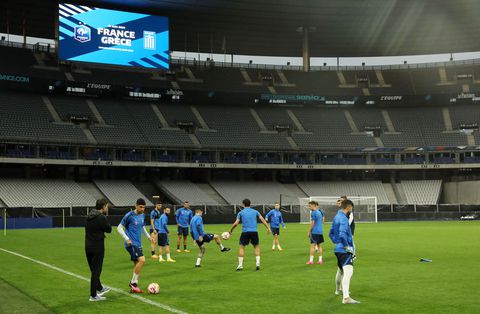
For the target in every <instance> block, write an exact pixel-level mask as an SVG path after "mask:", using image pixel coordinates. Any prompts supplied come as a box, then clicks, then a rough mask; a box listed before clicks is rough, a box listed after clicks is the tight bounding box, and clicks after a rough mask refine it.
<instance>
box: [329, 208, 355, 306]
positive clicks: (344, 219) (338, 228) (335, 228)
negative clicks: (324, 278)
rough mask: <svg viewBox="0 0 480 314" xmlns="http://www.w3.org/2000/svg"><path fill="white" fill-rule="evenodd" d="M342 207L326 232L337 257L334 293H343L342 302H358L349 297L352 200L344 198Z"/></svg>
mask: <svg viewBox="0 0 480 314" xmlns="http://www.w3.org/2000/svg"><path fill="white" fill-rule="evenodd" d="M341 206H342V208H341V209H340V210H339V211H338V213H337V215H336V216H335V218H333V223H332V228H331V229H330V233H329V234H328V235H329V237H330V239H331V240H332V242H333V244H334V250H333V251H334V252H335V256H336V257H337V266H338V268H337V274H336V276H335V284H336V290H335V294H336V295H343V300H342V303H343V304H356V303H360V302H358V301H356V300H354V299H352V298H351V297H350V280H351V278H352V275H353V257H354V256H355V246H354V244H353V236H352V230H351V229H350V224H349V221H348V215H349V214H351V213H352V210H353V202H352V201H351V200H349V199H345V200H344V201H343V202H342V204H341Z"/></svg>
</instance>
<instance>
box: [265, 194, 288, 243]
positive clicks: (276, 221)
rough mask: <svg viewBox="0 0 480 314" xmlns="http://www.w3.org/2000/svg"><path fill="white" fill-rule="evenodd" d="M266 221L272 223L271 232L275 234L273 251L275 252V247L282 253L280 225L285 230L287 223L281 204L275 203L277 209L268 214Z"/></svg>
mask: <svg viewBox="0 0 480 314" xmlns="http://www.w3.org/2000/svg"><path fill="white" fill-rule="evenodd" d="M265 220H266V221H267V222H270V230H272V234H273V245H272V251H275V246H276V247H277V248H278V250H279V251H282V248H281V246H280V242H279V240H278V237H279V236H280V225H282V227H283V228H285V223H284V222H283V217H282V212H281V211H280V203H279V202H276V203H275V208H274V209H273V210H271V211H269V212H268V213H267V215H266V216H265Z"/></svg>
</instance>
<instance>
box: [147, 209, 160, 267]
mask: <svg viewBox="0 0 480 314" xmlns="http://www.w3.org/2000/svg"><path fill="white" fill-rule="evenodd" d="M161 209H162V202H160V201H159V200H158V201H157V202H156V203H155V208H154V209H153V210H152V212H151V213H150V238H151V239H152V242H151V243H150V251H151V252H152V259H158V255H157V254H155V245H156V244H157V238H158V229H157V228H156V226H157V225H158V223H159V222H160V216H161V215H162V213H161V212H160V210H161Z"/></svg>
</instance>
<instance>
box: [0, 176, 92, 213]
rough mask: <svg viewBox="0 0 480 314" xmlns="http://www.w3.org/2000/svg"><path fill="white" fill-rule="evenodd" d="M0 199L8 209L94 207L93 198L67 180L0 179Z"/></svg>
mask: <svg viewBox="0 0 480 314" xmlns="http://www.w3.org/2000/svg"><path fill="white" fill-rule="evenodd" d="M0 199H1V200H2V201H3V202H4V203H5V204H6V205H7V206H8V207H35V208H58V207H77V206H85V207H88V206H95V198H94V197H93V196H91V195H90V194H88V193H87V192H86V191H85V190H83V189H82V188H81V187H80V186H79V185H78V184H77V183H75V182H74V181H69V180H26V179H0Z"/></svg>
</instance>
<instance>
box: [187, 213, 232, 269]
mask: <svg viewBox="0 0 480 314" xmlns="http://www.w3.org/2000/svg"><path fill="white" fill-rule="evenodd" d="M202 216H203V209H201V208H198V209H197V210H196V211H195V216H193V218H192V220H191V221H190V233H191V235H192V238H193V240H195V242H196V243H197V245H198V248H199V249H200V252H199V253H198V256H197V262H196V263H195V267H196V268H199V267H200V263H201V262H202V257H203V256H204V255H205V251H206V249H205V243H210V241H212V240H214V241H215V243H217V245H218V247H219V248H220V251H222V252H228V251H230V249H229V248H227V247H224V246H223V244H222V240H221V239H220V236H219V235H218V234H213V233H206V232H205V229H204V228H203V217H202Z"/></svg>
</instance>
